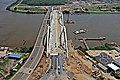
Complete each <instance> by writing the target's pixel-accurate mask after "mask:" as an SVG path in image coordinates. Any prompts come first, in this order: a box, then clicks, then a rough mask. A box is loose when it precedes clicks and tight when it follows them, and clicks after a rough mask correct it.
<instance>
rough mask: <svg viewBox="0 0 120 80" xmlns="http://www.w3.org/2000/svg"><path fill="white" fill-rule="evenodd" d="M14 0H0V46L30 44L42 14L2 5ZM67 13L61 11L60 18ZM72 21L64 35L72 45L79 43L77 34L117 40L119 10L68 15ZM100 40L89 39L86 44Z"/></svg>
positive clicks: (119, 39) (118, 37)
mask: <svg viewBox="0 0 120 80" xmlns="http://www.w3.org/2000/svg"><path fill="white" fill-rule="evenodd" d="M14 1H15V0H0V46H9V47H19V46H23V43H24V41H26V44H25V46H32V45H33V44H34V41H35V39H36V36H37V33H38V30H39V28H40V25H41V23H42V20H43V18H44V14H35V15H34V14H20V13H13V12H10V11H6V10H5V9H6V7H7V6H8V5H10V4H11V3H12V2H14ZM66 19H67V15H64V20H66ZM70 19H72V20H74V21H75V24H66V28H67V34H68V39H72V40H73V43H74V46H78V45H82V44H81V43H80V41H78V38H80V37H101V36H102V37H103V36H104V37H106V38H107V40H106V41H104V42H103V43H105V42H108V41H114V42H117V43H118V44H120V15H119V14H82V15H70ZM81 28H83V29H87V32H86V33H85V34H79V35H75V34H74V33H73V31H76V30H80V29H81ZM99 43H101V42H97V41H96V42H91V41H89V43H88V44H89V46H94V45H98V44H99Z"/></svg>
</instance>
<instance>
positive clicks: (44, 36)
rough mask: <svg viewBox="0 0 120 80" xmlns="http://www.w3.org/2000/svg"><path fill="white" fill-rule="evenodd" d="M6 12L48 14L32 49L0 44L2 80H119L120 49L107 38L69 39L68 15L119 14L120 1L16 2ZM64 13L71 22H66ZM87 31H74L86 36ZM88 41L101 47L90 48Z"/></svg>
mask: <svg viewBox="0 0 120 80" xmlns="http://www.w3.org/2000/svg"><path fill="white" fill-rule="evenodd" d="M6 10H9V11H12V12H15V13H22V14H45V15H44V18H43V21H42V24H41V25H40V28H39V30H38V33H37V37H36V40H35V42H34V44H33V46H30V47H27V46H25V43H26V41H24V42H25V43H23V45H22V46H19V47H18V46H16V47H14V48H11V47H9V46H2V45H0V46H1V47H0V80H119V79H120V46H119V44H118V43H117V42H114V41H113V42H105V43H104V41H106V37H105V35H104V36H98V37H97V38H96V37H84V38H81V37H80V38H75V39H76V40H78V41H79V42H81V43H82V44H83V45H79V46H77V47H75V46H74V43H73V41H72V40H68V38H67V36H68V35H70V34H68V33H67V30H66V24H69V25H74V23H75V21H73V20H71V19H69V16H70V15H69V14H120V1H119V0H59V1H58V0H50V1H47V0H16V2H13V3H12V4H11V5H9V6H8V7H7V8H6ZM64 14H65V15H66V14H68V16H67V17H68V19H67V20H64V18H63V17H64ZM87 32H88V30H87V29H79V30H76V31H73V33H74V35H80V36H81V34H86V33H87ZM89 41H91V42H94V41H97V42H100V43H101V45H96V46H95V47H90V46H89Z"/></svg>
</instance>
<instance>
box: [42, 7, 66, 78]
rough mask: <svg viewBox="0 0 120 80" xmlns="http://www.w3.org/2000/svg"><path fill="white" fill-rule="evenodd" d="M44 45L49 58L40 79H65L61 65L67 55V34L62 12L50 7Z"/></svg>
mask: <svg viewBox="0 0 120 80" xmlns="http://www.w3.org/2000/svg"><path fill="white" fill-rule="evenodd" d="M46 46H47V52H46V54H47V55H48V57H49V58H50V65H49V69H48V71H47V72H46V74H45V75H43V77H42V78H41V79H40V80H67V74H66V72H65V71H64V65H63V64H64V62H65V59H66V58H67V57H68V48H67V34H66V28H65V26H64V20H63V13H62V12H61V11H60V10H56V9H52V12H51V13H50V26H48V30H47V45H46Z"/></svg>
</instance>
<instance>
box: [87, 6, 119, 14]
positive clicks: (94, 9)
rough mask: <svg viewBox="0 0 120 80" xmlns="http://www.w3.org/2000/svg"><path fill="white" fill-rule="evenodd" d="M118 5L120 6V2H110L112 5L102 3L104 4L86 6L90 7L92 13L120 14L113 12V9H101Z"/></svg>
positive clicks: (89, 10) (89, 11)
mask: <svg viewBox="0 0 120 80" xmlns="http://www.w3.org/2000/svg"><path fill="white" fill-rule="evenodd" d="M116 7H120V4H110V5H102V6H89V7H85V8H87V9H88V11H87V12H88V13H91V14H120V12H119V11H118V12H112V11H101V9H114V8H116Z"/></svg>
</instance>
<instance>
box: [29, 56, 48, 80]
mask: <svg viewBox="0 0 120 80" xmlns="http://www.w3.org/2000/svg"><path fill="white" fill-rule="evenodd" d="M48 66H49V60H48V58H46V56H45V55H44V54H43V56H42V58H41V61H40V63H39V65H38V66H37V68H36V69H35V71H34V72H33V73H32V74H31V76H30V77H29V79H28V80H39V79H40V78H41V77H42V75H43V74H45V72H46V71H47V69H48Z"/></svg>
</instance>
